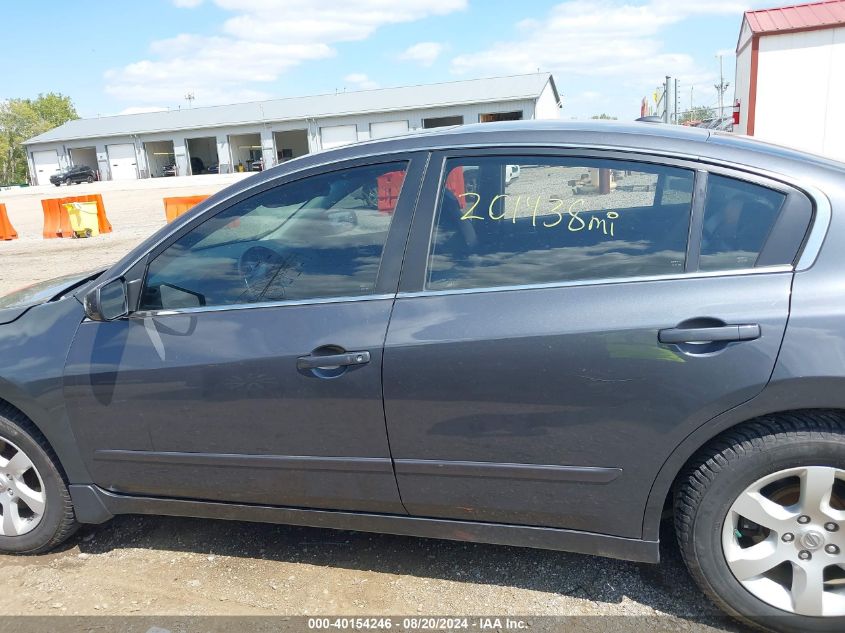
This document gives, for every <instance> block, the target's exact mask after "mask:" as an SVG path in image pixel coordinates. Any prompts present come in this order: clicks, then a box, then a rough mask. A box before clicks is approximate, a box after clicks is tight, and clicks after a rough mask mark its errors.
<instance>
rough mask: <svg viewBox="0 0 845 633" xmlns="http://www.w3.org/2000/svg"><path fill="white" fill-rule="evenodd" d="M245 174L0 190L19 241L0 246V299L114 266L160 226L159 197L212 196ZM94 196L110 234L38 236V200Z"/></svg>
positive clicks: (40, 222)
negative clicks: (39, 284)
mask: <svg viewBox="0 0 845 633" xmlns="http://www.w3.org/2000/svg"><path fill="white" fill-rule="evenodd" d="M244 176H245V174H224V175H208V176H196V177H186V178H154V179H150V180H141V181H132V182H95V183H93V184H90V185H89V184H84V183H83V184H81V185H71V186H69V187H67V186H62V187H59V188H56V187H52V186H49V185H48V186H42V187H29V188H24V189H10V190H5V191H0V203H3V204H5V205H6V210H7V212H8V215H9V220H10V221H11V222H12V226H14V227H15V229H16V230H17V232H18V236H19V239H17V240H13V241H10V242H0V262H2V263H3V265H2V266H0V295H2V294H5V293H7V292H10V291H12V290H15V289H16V288H19V287H21V286H25V285H27V284H31V283H34V282H36V281H41V280H43V279H49V278H51V277H56V276H58V275H64V274H70V273H75V272H81V271H86V270H91V269H94V268H97V267H100V266H107V265H108V264H110V263H112V262H115V261H117V260H118V259H119V258H120V257H121V256H122V255H124V254H125V253H126V252H127V251H129V250H130V249H131V248H132V247H133V246H135V245H137V244H138V243H139V242H140V241H141V240H143V239H144V238H146V237H147V236H149V235H150V234H151V233H153V232H154V231H156V230H157V229H159V228H161V227H162V226H164V224H165V219H164V203H163V202H162V198H164V197H169V196H191V195H201V194H212V193H215V192H217V191H219V190H220V189H222V188H224V187H226V186H227V185H230V184H232V183H233V182H236V181H237V180H238V179H241V178H243V177H244ZM90 193H100V194H102V195H103V203H104V204H105V207H106V214H107V215H108V218H109V220H110V221H111V224H112V227H113V228H114V231H113V232H112V233H109V234H106V235H101V236H99V237H93V238H89V239H83V240H72V239H54V240H45V239H43V238H42V237H41V232H42V228H43V222H44V214H43V212H42V210H41V200H42V199H43V198H59V197H64V196H76V195H86V194H90Z"/></svg>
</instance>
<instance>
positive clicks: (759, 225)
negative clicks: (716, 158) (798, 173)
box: [699, 174, 787, 271]
mask: <svg viewBox="0 0 845 633" xmlns="http://www.w3.org/2000/svg"><path fill="white" fill-rule="evenodd" d="M786 199H787V196H786V194H784V193H782V192H780V191H775V190H773V189H770V188H768V187H763V186H761V185H758V184H754V183H751V182H745V181H742V180H736V179H734V178H728V177H725V176H720V175H716V174H710V175H709V177H708V179H707V195H706V198H705V206H704V220H703V225H702V230H701V257H700V261H699V268H700V270H704V271H717V270H734V269H743V268H753V267H754V266H756V265H757V263H758V258H759V256H760V254H761V252H762V251H763V248H764V246H765V244H766V241H767V239H768V237H769V235H770V234H771V232H772V230H773V228H774V226H775V224H776V223H777V221H778V218H779V217H780V215H781V212H782V211H783V208H784V204H785V202H786Z"/></svg>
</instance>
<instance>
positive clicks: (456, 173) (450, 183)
mask: <svg viewBox="0 0 845 633" xmlns="http://www.w3.org/2000/svg"><path fill="white" fill-rule="evenodd" d="M446 188H447V189H448V190H449V191H451V192H452V193H454V194H455V196H456V197H457V198H458V204H459V205H461V209H465V208H466V206H467V200H466V184H465V183H464V168H463V167H455V168H454V169H453V170H452V171H450V172H449V175H448V176H447V177H446Z"/></svg>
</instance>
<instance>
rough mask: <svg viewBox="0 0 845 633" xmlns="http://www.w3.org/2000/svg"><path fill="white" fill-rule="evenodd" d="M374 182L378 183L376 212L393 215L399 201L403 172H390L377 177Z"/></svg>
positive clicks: (403, 178) (403, 179)
mask: <svg viewBox="0 0 845 633" xmlns="http://www.w3.org/2000/svg"><path fill="white" fill-rule="evenodd" d="M376 181H377V182H378V210H379V211H381V212H382V213H393V211H394V210H395V209H396V202H397V200H399V192H400V191H401V190H402V183H403V182H404V181H405V172H404V171H390V172H387V173H386V174H383V175H381V176H379V177H378V178H377V179H376Z"/></svg>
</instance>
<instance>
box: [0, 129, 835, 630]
mask: <svg viewBox="0 0 845 633" xmlns="http://www.w3.org/2000/svg"><path fill="white" fill-rule="evenodd" d="M517 174H518V176H519V177H518V178H517V177H515V175H517ZM843 214H845V165H842V164H840V163H836V162H833V161H828V160H825V159H822V158H818V157H814V156H809V155H807V154H802V153H799V152H795V151H791V150H787V149H784V148H779V147H775V146H771V145H767V144H763V143H759V142H755V141H753V140H750V139H744V138H737V137H734V136H732V135H728V134H720V133H718V132H715V131H710V130H700V129H688V128H681V127H676V126H665V125H647V124H642V123H636V124H632V125H619V124H616V125H614V124H601V123H589V124H578V123H563V122H552V121H546V122H540V121H535V122H527V121H525V122H509V123H484V124H477V125H469V126H465V127H457V128H448V129H442V130H439V131H435V132H429V133H423V134H419V135H415V136H406V137H401V138H395V139H386V140H379V141H373V142H369V143H362V144H358V145H352V146H349V147H345V148H340V149H335V150H331V151H326V152H321V153H319V154H311V155H309V156H305V157H302V158H297V159H295V160H291V161H287V162H285V163H284V164H282V165H280V166H278V167H275V168H272V169H268V170H267V171H265V172H262V173H261V174H257V175H255V176H253V177H252V178H248V179H246V180H243V181H241V182H238V183H237V184H235V185H232V186H231V187H229V188H228V189H225V190H223V191H221V192H219V193H217V194H215V195H214V196H212V197H211V198H209V199H208V200H206V201H204V202H202V203H200V204H199V205H197V206H196V207H195V208H194V209H193V210H191V211H190V212H189V213H187V214H185V215H183V216H182V217H181V218H179V219H178V220H176V221H175V222H173V223H171V224H168V225H167V226H166V227H164V228H163V229H161V231H159V232H158V233H156V234H155V235H153V236H151V237H150V238H149V239H147V240H146V241H145V242H144V243H143V244H141V245H139V246H138V247H137V248H136V249H135V250H133V251H132V252H131V253H129V254H128V255H126V257H124V258H123V259H122V260H121V261H120V262H118V263H117V264H115V265H114V266H113V267H111V268H110V269H109V270H107V271H104V272H101V273H99V274H96V275H88V276H79V277H76V278H65V279H64V280H58V281H55V282H53V283H52V284H50V283H46V284H42V285H39V286H35V287H33V288H30V289H28V290H24V291H21V292H18V293H17V294H15V295H11V296H9V297H6V298H3V299H0V510H2V521H0V551H5V552H19V553H33V552H43V551H47V550H48V549H50V548H52V547H55V546H56V545H58V544H59V543H60V542H62V541H63V540H64V539H66V538H68V536H70V535H71V534H72V533H73V530H74V529H75V527H76V526H77V525H78V523H101V522H103V521H107V520H108V519H110V518H111V517H112V516H114V515H116V514H126V513H142V514H153V513H160V514H166V515H186V516H195V517H220V518H227V519H247V520H256V521H271V522H279V523H292V524H298V525H315V526H322V527H334V528H342V529H353V530H367V531H374V532H388V533H393V534H413V535H419V536H426V537H438V538H447V539H458V540H468V541H485V542H491V543H500V544H509V545H523V546H529V547H540V548H549V549H559V550H569V551H574V552H582V553H591V554H599V555H602V556H614V557H618V558H627V559H632V560H637V561H647V562H652V563H656V562H658V559H659V548H658V537H659V534H660V525H661V520H662V519H663V518H667V519H668V518H669V517H671V518H672V521H673V522H674V530H675V535H676V537H677V539H678V541H679V543H680V548H681V551H682V553H683V556H684V559H685V561H686V563H687V566H688V567H689V569H690V571H691V573H692V575H693V576H694V577H695V579H696V581H697V582H698V583H699V585H700V586H701V588H702V590H703V591H704V592H705V593H706V594H707V595H708V596H710V597H711V598H712V599H713V600H714V601H715V602H717V603H718V604H719V605H720V606H721V607H722V608H724V609H725V610H726V611H727V612H729V613H730V614H732V615H734V616H736V617H739V618H742V619H743V620H745V621H746V622H753V623H755V624H757V625H758V626H765V627H768V628H770V629H775V630H778V631H845V250H843V248H842V247H843V246H844V245H845V215H843ZM4 263H5V264H7V265H10V264H9V263H7V262H5V260H4Z"/></svg>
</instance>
